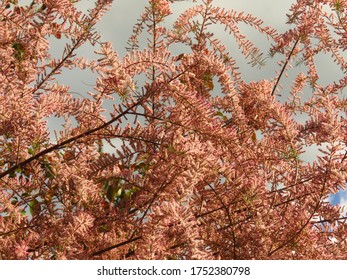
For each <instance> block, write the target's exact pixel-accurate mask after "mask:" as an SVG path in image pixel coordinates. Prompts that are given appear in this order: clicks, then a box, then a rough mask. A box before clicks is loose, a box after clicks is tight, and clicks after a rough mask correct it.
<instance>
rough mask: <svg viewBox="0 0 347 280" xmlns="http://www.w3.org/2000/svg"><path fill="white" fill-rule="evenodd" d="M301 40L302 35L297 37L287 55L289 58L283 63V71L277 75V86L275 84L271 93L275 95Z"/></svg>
mask: <svg viewBox="0 0 347 280" xmlns="http://www.w3.org/2000/svg"><path fill="white" fill-rule="evenodd" d="M299 40H300V36H298V39H296V41H295V44H294V46H293V48H292V50H291V51H290V53H289V55H288V57H287V59H286V62H285V63H284V65H283V67H282V70H281V73H280V74H279V76H278V77H277V80H276V84H275V86H274V87H273V89H272V92H271V95H274V94H275V91H276V88H277V86H278V83H279V82H280V79H281V77H282V75H283V73H284V71H285V69H286V68H287V64H288V62H289V60H290V58H291V56H292V55H293V53H294V50H295V47H296V45H297V44H298V43H299Z"/></svg>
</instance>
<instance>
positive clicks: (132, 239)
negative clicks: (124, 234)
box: [92, 235, 141, 256]
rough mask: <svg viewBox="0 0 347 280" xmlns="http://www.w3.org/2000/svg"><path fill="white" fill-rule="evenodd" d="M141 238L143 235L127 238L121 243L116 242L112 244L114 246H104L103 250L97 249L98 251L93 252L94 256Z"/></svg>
mask: <svg viewBox="0 0 347 280" xmlns="http://www.w3.org/2000/svg"><path fill="white" fill-rule="evenodd" d="M139 239H141V235H140V236H136V237H133V238H130V239H128V240H126V241H123V242H121V243H118V244H116V245H112V246H109V247H107V248H104V249H102V250H100V251H97V252H95V253H93V254H92V256H98V255H101V254H103V253H105V252H108V251H111V250H112V249H115V248H119V247H122V246H125V245H127V244H130V243H132V242H135V241H136V240H139Z"/></svg>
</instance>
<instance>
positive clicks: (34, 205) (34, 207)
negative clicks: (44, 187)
mask: <svg viewBox="0 0 347 280" xmlns="http://www.w3.org/2000/svg"><path fill="white" fill-rule="evenodd" d="M29 209H30V214H31V215H32V216H33V217H34V216H36V215H37V214H39V213H40V211H41V205H40V202H39V201H38V200H37V199H36V198H34V199H33V200H32V201H30V202H29Z"/></svg>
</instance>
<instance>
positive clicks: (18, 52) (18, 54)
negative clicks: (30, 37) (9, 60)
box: [12, 42, 25, 60]
mask: <svg viewBox="0 0 347 280" xmlns="http://www.w3.org/2000/svg"><path fill="white" fill-rule="evenodd" d="M12 48H14V49H15V50H16V53H15V58H17V59H18V60H23V59H24V55H25V48H24V46H23V45H22V44H21V43H19V42H16V43H13V44H12Z"/></svg>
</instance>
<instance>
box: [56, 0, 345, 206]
mask: <svg viewBox="0 0 347 280" xmlns="http://www.w3.org/2000/svg"><path fill="white" fill-rule="evenodd" d="M92 2H94V1H89V0H83V1H81V3H80V4H79V7H81V8H83V9H87V8H88V7H91V6H90V5H91V3H92ZM294 2H295V1H293V0H281V1H279V0H261V1H260V0H258V1H257V0H215V1H214V5H215V6H220V7H224V8H226V9H234V10H237V11H244V12H245V13H251V14H253V15H255V16H257V17H258V18H260V19H262V20H263V21H264V24H265V25H268V26H271V27H274V28H275V29H277V30H278V31H279V32H285V31H286V30H288V29H289V28H291V26H289V25H287V24H285V22H286V19H287V18H286V14H287V13H289V8H290V6H291V4H292V3H294ZM146 3H147V1H146V0H114V2H113V6H112V9H111V10H110V11H109V12H108V13H107V14H106V15H105V16H104V18H103V19H102V20H101V22H100V23H99V24H98V25H97V29H98V30H99V32H100V34H101V39H102V41H110V42H112V44H113V47H114V49H115V50H116V51H117V52H118V53H119V55H120V56H123V55H124V54H125V47H126V46H127V44H126V43H127V40H128V38H129V37H130V35H131V31H132V28H133V26H134V24H135V23H136V21H137V19H138V18H139V16H140V14H141V13H142V11H143V9H144V5H145V4H146ZM191 5H194V3H192V1H189V0H188V1H180V2H176V3H174V4H173V5H172V9H173V12H174V13H173V15H172V16H171V17H170V18H169V20H168V24H172V23H173V22H174V21H175V19H176V17H177V15H178V14H179V13H180V12H183V11H184V10H185V9H187V8H188V7H190V6H191ZM242 31H243V32H244V35H246V37H247V38H250V39H251V40H252V41H253V42H254V43H255V45H256V46H258V47H260V48H262V47H263V48H266V47H267V46H268V45H267V44H266V37H265V36H263V35H260V34H259V33H258V32H257V31H256V30H254V29H247V28H246V29H243V30H242ZM213 33H214V34H215V35H217V36H218V37H219V38H220V39H222V40H223V42H226V43H227V44H228V43H229V42H230V44H232V38H230V36H229V35H228V34H227V33H225V32H223V28H221V29H218V28H217V29H214V30H213ZM61 47H62V45H60V47H59V44H57V45H55V47H54V48H53V52H54V53H56V54H57V55H58V54H60V55H61V49H60V48H61ZM235 52H236V50H235ZM79 54H82V55H84V56H85V57H88V58H90V59H92V58H95V55H94V54H93V49H91V48H90V47H83V48H82V49H81V50H80V52H79ZM239 59H241V57H239ZM240 61H241V62H242V61H243V60H242V59H241V60H240ZM239 66H240V69H241V72H242V75H243V78H244V80H246V81H252V80H259V79H263V78H268V79H271V78H273V77H275V75H276V74H275V71H276V70H279V69H278V66H277V65H276V60H273V61H269V62H268V63H267V66H266V67H264V68H262V69H260V70H259V69H257V68H252V67H251V66H250V65H248V64H247V63H246V62H244V63H241V64H240V65H239ZM318 70H319V71H320V72H319V73H320V75H321V77H322V80H323V81H326V82H328V81H331V80H332V79H336V77H337V76H338V75H340V73H339V71H338V69H337V68H336V67H335V66H334V64H332V63H331V61H330V58H329V57H322V59H321V60H320V63H319V64H318ZM327 70H328V71H327ZM298 71H300V69H299V68H297V69H294V70H292V72H291V75H289V77H288V78H287V79H286V80H285V79H284V80H281V82H282V84H283V85H284V87H286V86H289V85H290V82H291V81H292V78H293V77H294V76H295V74H297V73H298ZM61 81H64V82H66V83H67V84H69V85H70V86H71V91H76V92H79V93H81V94H82V95H84V92H86V91H87V90H92V84H93V81H94V78H93V76H92V75H91V74H90V73H88V72H83V73H81V72H77V71H69V72H68V73H64V75H63V76H62V78H61ZM61 123H62V122H61V121H60V120H58V119H54V120H53V119H51V120H50V126H51V127H52V128H53V127H54V128H55V129H57V127H59V125H60V124H61ZM316 155H317V147H314V146H313V147H310V148H308V150H307V152H306V154H305V160H306V161H313V160H314V159H315V158H316ZM333 201H334V203H341V204H346V205H347V195H346V193H341V194H340V195H339V196H335V197H334V198H333Z"/></svg>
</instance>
